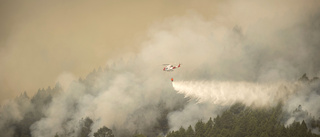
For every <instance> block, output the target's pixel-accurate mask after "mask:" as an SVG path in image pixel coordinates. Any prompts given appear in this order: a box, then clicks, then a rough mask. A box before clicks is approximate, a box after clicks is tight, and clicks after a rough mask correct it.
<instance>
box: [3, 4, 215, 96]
mask: <svg viewBox="0 0 320 137" xmlns="http://www.w3.org/2000/svg"><path fill="white" fill-rule="evenodd" d="M215 3H218V2H215V1H212V2H211V1H202V2H184V1H175V2H172V1H169V0H168V1H152V2H151V1H139V2H133V1H121V2H120V1H113V0H112V1H103V0H101V1H100V0H98V1H95V2H88V1H83V0H80V1H63V0H58V1H41V0H34V1H22V0H17V1H6V0H1V1H0V18H1V22H0V28H1V32H0V66H1V67H0V94H1V96H0V102H3V101H4V100H5V99H10V98H12V97H14V96H16V95H18V94H20V93H21V92H24V91H27V92H28V93H29V94H31V95H32V94H33V93H35V92H36V91H37V90H38V88H45V87H48V86H49V85H51V86H52V85H54V84H55V82H56V81H57V80H60V79H59V78H60V75H61V74H64V73H72V75H74V77H76V78H79V77H85V76H86V74H88V73H89V72H90V71H92V70H93V69H94V68H98V67H99V66H101V67H103V66H105V65H106V62H107V60H109V59H112V58H115V57H119V56H124V55H123V54H126V53H132V54H135V53H136V52H137V51H139V49H140V42H141V41H142V40H143V39H144V37H145V34H146V31H147V30H148V28H149V27H150V25H151V24H153V23H155V22H161V21H162V20H164V19H165V18H167V17H172V16H180V15H183V14H185V13H186V12H187V11H188V10H196V11H197V12H200V13H203V15H205V16H206V17H211V16H213V15H214V11H215V8H214V7H215Z"/></svg>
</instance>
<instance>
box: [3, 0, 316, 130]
mask: <svg viewBox="0 0 320 137" xmlns="http://www.w3.org/2000/svg"><path fill="white" fill-rule="evenodd" d="M319 7H320V5H319V3H316V2H314V1H308V2H306V1H296V2H291V1H290V2H289V1H281V2H278V1H271V2H270V1H269V2H266V3H264V2H255V1H251V2H244V3H240V2H235V3H229V2H225V3H223V4H221V5H220V6H219V8H218V9H217V11H218V13H219V14H218V15H217V16H216V17H215V18H211V19H207V18H204V17H203V16H201V14H198V13H193V12H191V13H188V14H187V15H184V16H179V17H172V18H168V19H167V20H165V21H163V22H161V23H158V24H155V25H154V26H152V27H151V28H150V31H149V33H148V38H147V39H146V40H145V41H144V42H143V43H142V44H141V47H142V49H141V50H140V51H139V52H138V53H137V54H134V55H133V56H132V57H128V58H124V59H122V60H121V59H114V60H113V61H111V60H110V62H108V64H109V65H108V66H107V68H106V69H105V70H104V71H102V70H98V71H97V72H95V73H92V74H89V75H88V77H87V78H85V80H84V81H83V80H78V81H74V82H72V83H71V85H70V86H69V87H68V88H67V89H65V91H64V92H61V93H59V94H57V95H55V96H53V98H52V102H51V103H50V104H49V105H48V106H47V107H45V108H44V109H43V113H44V116H43V117H42V118H41V119H39V120H37V122H35V123H33V124H32V125H31V127H30V129H31V131H32V135H33V136H54V135H55V134H58V135H65V136H71V135H77V134H79V132H80V128H79V126H78V125H79V121H80V120H81V119H82V118H84V117H86V116H89V117H90V118H92V119H93V121H94V123H93V125H92V126H91V129H92V132H91V135H92V134H93V132H96V131H97V129H98V128H100V127H102V126H103V125H106V126H108V127H110V128H113V129H116V130H114V131H115V133H116V134H118V135H119V136H121V135H122V136H125V134H121V133H126V132H130V133H134V132H136V131H137V132H142V133H147V134H149V132H150V127H153V126H155V125H157V124H159V122H158V119H159V118H160V117H161V109H159V108H162V109H167V110H168V120H169V121H168V123H169V126H170V127H169V128H170V129H177V128H179V127H180V126H184V127H185V126H188V125H190V124H193V123H195V122H196V121H197V120H199V119H208V118H209V117H213V116H215V115H217V114H219V112H221V110H223V109H224V108H225V107H224V106H223V105H230V104H232V102H234V101H243V100H241V99H240V100H239V99H235V100H234V101H232V102H230V103H227V104H218V105H217V104H212V103H211V102H210V103H208V102H206V101H204V102H202V103H196V101H189V102H186V99H185V98H184V95H181V94H177V93H176V91H175V90H174V89H173V87H172V85H171V82H170V78H171V77H173V78H174V79H175V80H177V81H179V80H186V81H190V80H193V81H199V80H203V81H218V82H222V81H232V82H235V83H244V84H245V85H246V84H247V85H249V86H250V85H251V86H253V87H255V86H256V85H252V84H248V83H263V84H262V85H268V84H272V83H278V82H282V81H285V82H288V83H289V82H292V81H295V80H296V79H297V78H298V77H300V76H301V75H302V74H303V73H307V74H309V75H311V76H317V75H319V70H320V69H319V68H320V64H319V59H320V54H318V52H319V51H320V47H319V44H320V41H319V35H320V32H319V31H320V30H319V28H320V24H319V18H318V17H319V15H320V13H319V12H320V11H319V9H320V8H319ZM124 56H125V55H124ZM113 62H115V63H113ZM179 62H181V63H182V67H181V68H180V69H177V70H176V71H174V72H173V73H166V72H162V66H161V64H163V63H179ZM70 77H71V76H70V75H67V76H61V77H60V78H61V79H64V78H68V79H69V78H70ZM70 79H71V78H70ZM65 81H66V82H67V83H69V82H68V81H70V80H65ZM174 84H175V83H174ZM61 85H67V84H65V83H62V84H61ZM240 86H241V85H240ZM202 88H203V87H202ZM234 88H236V87H233V88H232V89H234ZM272 89H274V87H272ZM232 92H234V91H232ZM232 92H231V91H230V92H228V93H230V94H231V93H232ZM272 92H273V93H274V94H277V93H276V91H272ZM294 93H295V92H294ZM301 94H302V93H301ZM301 94H299V93H298V92H297V94H294V95H296V96H292V97H290V98H288V99H287V100H288V102H289V103H288V106H287V107H286V108H288V110H287V111H292V110H293V109H294V106H295V105H296V104H301V105H303V106H305V107H304V108H306V109H308V110H309V108H311V105H314V104H317V103H318V102H316V101H314V99H310V100H309V99H307V98H309V96H310V95H312V94H306V96H303V95H305V94H303V95H301ZM300 95H301V97H300ZM228 96H230V95H228ZM258 96H264V94H259V95H258ZM315 97H317V96H315ZM257 98H258V97H257ZM261 98H263V97H261ZM311 100H312V101H311ZM269 102H271V101H270V100H265V102H262V104H268V103H269ZM290 102H294V103H293V104H295V105H293V104H292V105H290ZM248 104H250V102H249V103H248ZM313 107H317V109H315V110H319V109H318V107H319V106H318V105H314V106H313ZM11 110H12V111H11ZM14 110H17V109H5V107H3V111H2V112H1V114H5V113H7V112H12V113H15V112H14ZM18 110H20V111H21V110H23V109H18ZM4 111H6V112H4ZM199 111H200V113H199ZM318 112H319V111H318ZM318 112H312V113H313V114H314V115H317V114H319V113H318ZM19 113H20V114H21V116H23V114H25V113H26V112H23V113H21V112H19ZM182 118H183V119H182ZM12 119H15V120H19V115H18V116H17V117H15V118H13V117H12ZM1 131H2V130H1ZM158 133H160V132H158ZM150 134H151V133H150ZM152 135H153V134H152Z"/></svg>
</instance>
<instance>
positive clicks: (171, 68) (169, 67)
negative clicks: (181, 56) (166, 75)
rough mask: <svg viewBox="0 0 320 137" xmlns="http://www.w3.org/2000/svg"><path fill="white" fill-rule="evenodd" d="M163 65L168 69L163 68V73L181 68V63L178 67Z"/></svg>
mask: <svg viewBox="0 0 320 137" xmlns="http://www.w3.org/2000/svg"><path fill="white" fill-rule="evenodd" d="M163 65H166V67H164V68H163V71H167V72H170V71H173V70H174V69H176V68H180V65H181V64H180V63H179V65H178V66H173V65H170V64H163Z"/></svg>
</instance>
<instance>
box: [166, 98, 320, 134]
mask: <svg viewBox="0 0 320 137" xmlns="http://www.w3.org/2000/svg"><path fill="white" fill-rule="evenodd" d="M282 118H283V113H282V105H281V104H279V105H278V106H276V107H274V108H269V109H267V108H263V109H253V108H250V107H245V106H244V105H242V104H240V103H238V104H235V105H233V106H231V107H230V109H228V110H226V111H224V112H223V113H222V114H221V116H219V115H218V116H217V117H215V118H213V119H212V118H210V119H209V120H208V121H207V122H204V121H199V122H197V123H196V124H195V125H190V126H189V127H188V128H187V129H185V128H183V127H181V128H180V129H179V130H177V131H171V132H169V133H168V135H167V137H211V136H212V137H227V136H233V137H259V136H260V137H311V136H315V137H316V136H319V135H316V134H313V133H311V130H310V129H308V128H307V126H312V128H316V127H317V128H320V121H315V120H314V119H313V122H312V124H311V125H307V124H306V122H305V121H302V122H301V123H300V122H293V123H292V124H290V125H288V126H285V125H284V124H283V123H281V119H282Z"/></svg>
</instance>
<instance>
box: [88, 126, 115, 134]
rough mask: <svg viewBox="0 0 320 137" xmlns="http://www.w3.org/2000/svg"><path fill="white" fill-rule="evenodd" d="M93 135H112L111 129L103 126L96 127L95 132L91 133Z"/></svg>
mask: <svg viewBox="0 0 320 137" xmlns="http://www.w3.org/2000/svg"><path fill="white" fill-rule="evenodd" d="M93 136H94V137H114V135H113V134H112V130H111V129H109V128H107V127H106V126H103V127H102V128H100V129H98V131H97V132H96V133H94V134H93Z"/></svg>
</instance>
